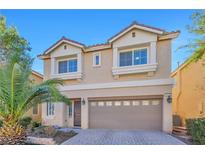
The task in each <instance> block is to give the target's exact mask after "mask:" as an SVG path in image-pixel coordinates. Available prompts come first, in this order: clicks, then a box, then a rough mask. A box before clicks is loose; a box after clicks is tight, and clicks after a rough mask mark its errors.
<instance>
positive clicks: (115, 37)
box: [108, 25, 164, 43]
mask: <svg viewBox="0 0 205 154" xmlns="http://www.w3.org/2000/svg"><path fill="white" fill-rule="evenodd" d="M133 28H137V29H140V30H144V31H148V32H151V33H155V34H159V35H162V34H163V33H164V31H162V30H157V29H153V28H149V27H144V26H140V25H132V26H131V27H129V28H128V29H126V30H125V31H123V32H121V33H119V34H118V35H116V36H114V37H112V38H111V39H109V40H108V42H109V43H112V42H113V41H115V40H117V39H118V38H119V37H121V36H123V35H124V34H126V33H127V32H129V31H130V30H132V29H133Z"/></svg>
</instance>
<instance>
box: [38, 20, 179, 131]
mask: <svg viewBox="0 0 205 154" xmlns="http://www.w3.org/2000/svg"><path fill="white" fill-rule="evenodd" d="M178 35H179V32H178V31H176V32H165V31H164V30H161V29H158V28H154V27H150V26H146V25H142V24H139V23H136V22H134V23H132V24H131V25H130V26H128V27H126V28H125V29H123V30H122V31H120V32H119V33H118V34H116V35H115V36H113V37H111V38H110V39H109V40H108V42H107V43H105V44H99V45H94V46H85V45H84V44H82V43H79V42H76V41H73V40H70V39H67V38H65V37H63V38H62V39H60V40H59V41H57V42H56V43H55V44H54V45H52V46H51V47H50V48H48V49H47V50H46V51H45V52H44V53H43V54H42V55H39V57H40V58H41V59H43V60H44V80H47V79H50V78H61V79H63V80H64V81H65V85H64V86H63V87H59V88H60V91H61V92H62V93H63V94H64V95H66V96H68V97H69V98H70V99H71V100H72V105H70V106H66V105H65V104H64V103H55V104H54V103H51V102H47V103H44V104H43V106H42V122H43V124H44V125H59V126H65V127H81V128H105V129H134V130H163V131H166V132H170V131H171V129H172V109H171V104H170V103H171V102H170V96H171V91H172V85H173V83H174V82H173V79H171V78H170V72H171V41H172V39H174V38H176V37H177V36H178ZM99 37H100V36H99Z"/></svg>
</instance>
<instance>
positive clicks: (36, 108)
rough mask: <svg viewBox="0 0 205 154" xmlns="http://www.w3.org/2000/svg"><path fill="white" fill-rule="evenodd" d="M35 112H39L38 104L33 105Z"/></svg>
mask: <svg viewBox="0 0 205 154" xmlns="http://www.w3.org/2000/svg"><path fill="white" fill-rule="evenodd" d="M33 114H38V105H34V106H33Z"/></svg>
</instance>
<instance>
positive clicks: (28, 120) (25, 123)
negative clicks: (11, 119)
mask: <svg viewBox="0 0 205 154" xmlns="http://www.w3.org/2000/svg"><path fill="white" fill-rule="evenodd" d="M31 121H32V118H31V117H24V118H22V119H21V120H20V121H19V123H20V125H21V126H23V127H24V128H27V127H28V125H30V124H31Z"/></svg>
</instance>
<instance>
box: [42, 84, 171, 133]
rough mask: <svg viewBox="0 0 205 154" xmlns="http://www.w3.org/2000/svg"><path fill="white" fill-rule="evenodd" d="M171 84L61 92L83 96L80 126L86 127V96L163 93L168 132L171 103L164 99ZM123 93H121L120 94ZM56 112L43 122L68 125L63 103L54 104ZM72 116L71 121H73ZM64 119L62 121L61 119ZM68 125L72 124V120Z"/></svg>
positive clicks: (165, 125)
mask: <svg viewBox="0 0 205 154" xmlns="http://www.w3.org/2000/svg"><path fill="white" fill-rule="evenodd" d="M171 88H172V87H171V86H150V87H132V88H111V89H98V90H78V91H64V92H62V93H63V94H64V95H66V96H67V97H69V98H84V99H85V101H86V104H85V105H82V107H81V125H82V128H88V123H89V118H88V112H89V111H88V101H87V98H88V97H111V96H142V95H145V96H146V95H164V100H163V105H162V106H163V130H164V131H166V132H170V131H171V129H172V126H171V124H172V118H171V116H170V115H171V104H168V103H167V101H166V97H167V94H169V93H171ZM122 94H123V95H122ZM55 107H56V109H55V110H56V112H55V116H54V117H53V118H50V119H49V118H44V122H43V123H44V124H46V125H56V124H58V125H59V126H68V122H67V115H66V114H63V113H65V108H66V105H65V104H63V105H62V104H55ZM45 111H46V106H43V113H44V114H43V117H46V115H45V113H46V112H45ZM63 115H64V117H62V116H63ZM73 117H74V116H72V119H71V120H72V121H73ZM63 119H64V121H62V120H63ZM69 126H73V125H72V122H71V123H69Z"/></svg>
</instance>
